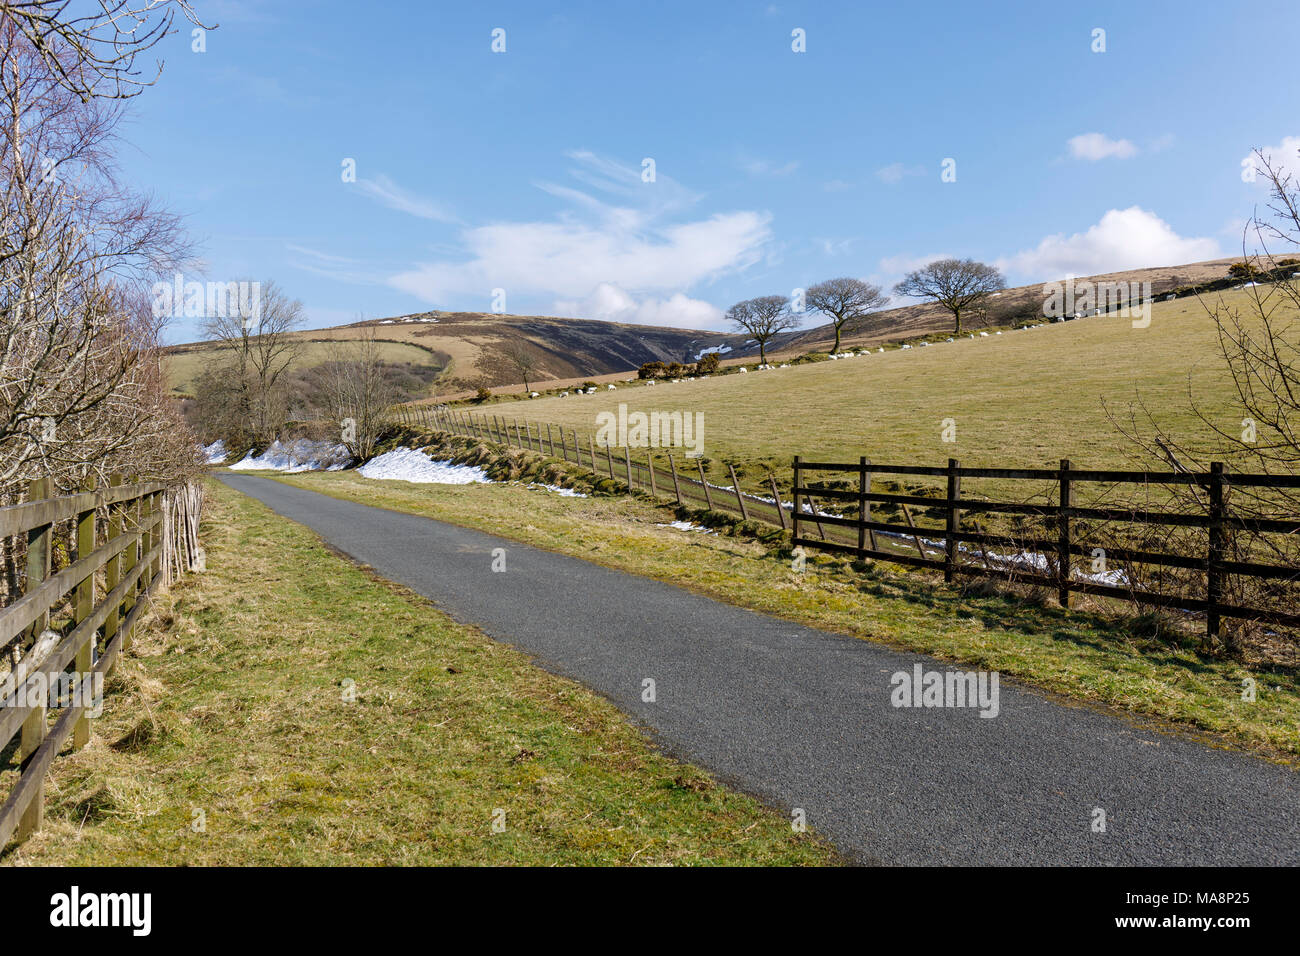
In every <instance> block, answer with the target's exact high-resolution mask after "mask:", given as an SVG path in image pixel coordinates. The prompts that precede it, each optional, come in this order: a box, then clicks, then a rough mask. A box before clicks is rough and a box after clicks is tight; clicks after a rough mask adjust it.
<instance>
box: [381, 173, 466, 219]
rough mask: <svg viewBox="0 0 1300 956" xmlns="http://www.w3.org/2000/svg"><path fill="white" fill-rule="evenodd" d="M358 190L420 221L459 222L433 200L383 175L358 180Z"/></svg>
mask: <svg viewBox="0 0 1300 956" xmlns="http://www.w3.org/2000/svg"><path fill="white" fill-rule="evenodd" d="M357 188H358V189H359V190H361V192H362V193H364V194H365V195H366V196H369V197H370V198H371V199H373V200H375V201H376V202H378V203H381V204H383V205H385V206H387V207H388V208H389V209H396V210H397V211H398V212H404V213H406V214H407V215H410V216H417V217H419V218H420V219H431V220H433V221H434V222H449V223H455V222H459V220H458V219H457V218H456V217H455V216H454V215H452V214H451V213H450V212H448V211H447V210H446V209H444V208H443V207H442V206H441V205H439V204H438V203H436V202H434V201H433V200H432V199H427V198H425V197H424V196H420V195H417V194H416V193H413V192H411V191H410V190H408V189H404V188H403V187H401V186H399V185H398V184H397V183H395V182H393V180H392V179H390V178H389V177H388V176H386V175H384V174H383V173H380V174H379V175H377V176H375V178H374V179H358V180H357Z"/></svg>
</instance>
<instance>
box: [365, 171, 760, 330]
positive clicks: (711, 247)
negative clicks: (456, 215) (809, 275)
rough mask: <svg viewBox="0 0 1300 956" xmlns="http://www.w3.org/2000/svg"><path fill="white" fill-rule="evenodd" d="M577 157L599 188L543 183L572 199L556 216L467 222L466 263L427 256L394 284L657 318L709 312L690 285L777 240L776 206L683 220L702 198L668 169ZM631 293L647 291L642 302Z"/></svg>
mask: <svg viewBox="0 0 1300 956" xmlns="http://www.w3.org/2000/svg"><path fill="white" fill-rule="evenodd" d="M569 157H570V158H571V159H573V160H575V161H576V162H577V163H578V166H577V168H576V169H574V170H572V171H571V172H572V173H573V175H574V177H575V178H576V179H579V180H580V181H582V182H584V183H586V184H587V185H589V186H591V187H594V189H593V191H591V192H584V191H582V190H579V189H574V188H572V187H569V186H557V185H553V184H544V183H543V184H539V188H541V189H544V190H545V191H546V192H548V193H550V194H551V195H553V196H555V197H557V198H560V199H563V200H565V201H566V202H567V203H568V204H569V207H568V208H566V209H564V210H561V211H560V212H559V213H558V214H557V216H556V217H555V218H554V219H552V220H548V221H541V222H502V223H493V224H490V225H484V226H476V227H473V228H469V229H466V230H465V231H464V232H463V233H462V235H461V237H460V240H461V241H460V245H461V247H462V248H463V250H464V252H465V253H466V258H464V259H463V260H462V261H457V262H451V261H435V262H425V263H421V264H418V265H416V266H415V267H413V268H411V269H408V270H406V271H404V272H401V273H398V274H397V275H393V276H391V277H389V279H388V283H389V285H391V286H393V287H395V288H398V289H401V290H402V291H405V292H408V293H410V294H412V295H414V296H417V297H418V298H420V299H422V300H424V301H426V302H429V303H432V304H437V303H440V302H445V301H446V300H447V299H448V298H449V297H451V296H455V295H469V296H472V297H474V298H477V299H480V300H481V301H483V302H487V301H488V299H489V298H490V296H491V295H492V290H493V289H498V288H500V289H504V290H505V291H506V296H507V308H508V309H510V310H511V311H516V308H515V306H514V303H517V302H526V301H529V300H530V299H533V300H535V299H536V298H538V297H542V296H546V297H553V298H556V299H561V300H566V304H568V305H572V304H574V303H585V302H587V301H588V300H589V299H590V301H591V307H592V308H593V309H596V310H597V311H602V312H604V313H605V314H607V315H612V314H614V313H615V312H618V313H619V314H620V315H631V316H642V317H643V318H639V319H638V318H632V319H628V318H623V319H620V321H650V320H651V317H653V316H656V315H658V314H660V313H661V312H663V310H664V309H670V308H682V309H686V310H687V314H688V315H691V316H701V315H705V314H706V313H705V312H703V311H701V310H700V309H699V307H698V306H697V305H693V304H691V303H695V302H696V301H697V300H691V299H687V298H686V297H685V293H686V292H688V291H689V290H690V289H691V288H692V287H693V286H694V285H696V284H698V283H700V282H703V281H706V280H709V279H713V278H715V277H717V276H720V275H723V274H726V273H729V272H734V271H737V270H740V269H744V268H747V267H748V266H751V265H753V264H754V263H756V262H758V261H760V260H761V258H762V256H763V253H764V246H765V245H766V244H767V243H768V242H769V240H770V239H771V231H770V229H769V223H770V221H771V217H770V216H769V215H768V214H767V213H763V212H757V211H737V212H725V213H715V214H714V215H712V216H709V217H708V218H704V219H695V220H685V221H676V214H677V213H679V212H680V211H681V210H683V209H684V208H685V207H687V206H689V205H690V204H691V203H693V202H694V201H696V198H697V197H695V196H693V195H691V194H690V193H688V192H687V191H686V190H684V189H682V188H681V187H680V186H678V185H677V184H676V183H673V182H672V180H670V179H667V178H666V177H664V176H662V175H660V176H658V177H657V181H656V182H654V183H649V184H646V183H642V182H641V173H640V169H639V168H633V167H629V166H622V165H619V164H617V163H613V162H611V161H609V160H605V159H602V158H601V157H598V156H595V155H594V154H591V153H581V152H576V153H570V154H569ZM660 187H662V189H661V188H660ZM596 192H600V193H605V194H609V195H610V196H612V199H613V201H612V202H610V201H606V199H604V198H601V197H600V196H598V195H596ZM602 286H607V287H608V288H609V289H613V290H616V291H617V292H619V293H622V294H624V295H626V296H627V297H628V301H627V302H624V301H622V300H619V299H618V297H617V296H616V295H614V293H612V292H610V291H608V289H607V290H606V291H605V292H603V293H599V294H598V291H597V290H600V289H601V287H602ZM623 290H631V291H630V293H628V292H624V291H623ZM632 295H636V296H645V297H646V298H645V300H644V301H642V302H640V303H639V304H637V303H636V302H632V301H631V299H632ZM665 296H666V297H667V298H666V299H665ZM678 296H680V298H679V297H678ZM592 297H595V298H592ZM629 303H630V304H629ZM710 308H711V307H710ZM664 314H667V313H664ZM655 321H658V320H657V319H655ZM674 324H676V323H674Z"/></svg>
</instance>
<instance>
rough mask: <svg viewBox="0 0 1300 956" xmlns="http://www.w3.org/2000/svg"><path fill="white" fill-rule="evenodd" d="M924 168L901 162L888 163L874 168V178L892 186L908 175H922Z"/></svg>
mask: <svg viewBox="0 0 1300 956" xmlns="http://www.w3.org/2000/svg"><path fill="white" fill-rule="evenodd" d="M923 175H925V170H924V169H923V168H922V167H920V166H907V165H905V164H903V163H890V164H889V165H888V166H882V167H881V168H880V169H877V170H876V178H877V179H879V180H880V181H881V182H882V183H887V184H888V185H890V186H893V185H895V184H897V183H901V182H902V181H903V180H904V179H906V178H907V177H908V176H923Z"/></svg>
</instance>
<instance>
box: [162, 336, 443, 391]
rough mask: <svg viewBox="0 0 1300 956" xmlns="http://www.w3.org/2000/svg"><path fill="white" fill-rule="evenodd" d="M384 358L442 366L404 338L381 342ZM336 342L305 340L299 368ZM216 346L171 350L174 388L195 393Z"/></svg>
mask: <svg viewBox="0 0 1300 956" xmlns="http://www.w3.org/2000/svg"><path fill="white" fill-rule="evenodd" d="M377 345H378V348H379V354H380V358H382V359H383V360H384V361H385V362H391V363H393V364H403V363H409V364H411V365H415V366H418V367H427V368H440V367H441V366H440V365H439V363H438V360H437V359H436V358H435V357H434V355H433V354H432V353H431V352H429V351H428V350H427V349H422V348H420V347H419V346H416V345H407V344H405V343H402V342H379V343H377ZM336 348H337V347H336V346H334V345H333V344H331V343H329V342H305V343H303V345H302V348H301V351H300V352H299V354H298V357H297V359H296V360H295V362H294V368H296V369H309V368H312V367H314V366H316V365H321V364H323V363H325V362H328V361H330V360H331V359H332V358H334V357H335V355H336ZM220 351H221V350H220V349H219V348H216V347H203V348H196V349H193V350H190V351H185V352H170V353H167V354H166V355H165V356H164V357H163V372H164V374H165V375H166V376H167V383H168V385H169V386H170V387H171V389H172V391H173V392H177V393H180V394H185V395H192V394H193V393H194V382H195V381H196V380H197V379H198V377H199V376H200V375H201V374H203V372H204V370H205V369H206V368H208V367H209V366H210V365H211V364H212V363H213V362H215V361H217V360H218V359H219V358H220Z"/></svg>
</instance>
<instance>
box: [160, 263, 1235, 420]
mask: <svg viewBox="0 0 1300 956" xmlns="http://www.w3.org/2000/svg"><path fill="white" fill-rule="evenodd" d="M1237 260H1238V257H1233V258H1227V259H1214V260H1211V261H1208V262H1194V263H1189V264H1187V265H1180V266H1166V267H1162V268H1156V269H1133V270H1129V271H1126V272H1112V273H1105V274H1103V275H1095V276H1086V277H1080V278H1081V279H1083V278H1086V279H1088V280H1089V281H1092V282H1120V281H1123V282H1139V283H1140V282H1150V283H1151V289H1152V294H1153V295H1155V296H1160V295H1162V294H1165V293H1167V292H1168V291H1169V290H1170V289H1174V288H1177V287H1179V286H1185V285H1192V284H1195V283H1200V282H1206V281H1209V280H1212V279H1219V278H1222V277H1224V276H1225V275H1226V274H1227V270H1228V266H1229V265H1230V264H1231V263H1233V262H1235V261H1237ZM1042 306H1043V284H1042V283H1037V284H1035V285H1029V286H1020V287H1017V288H1013V289H1007V290H1006V291H1004V292H1002V293H1001V294H999V295H998V296H997V297H996V298H993V299H991V300H990V301H989V305H988V308H987V309H986V310H985V312H984V313H983V314H975V313H971V314H969V315H965V316H963V320H962V324H963V327H964V328H971V329H976V328H980V327H981V326H987V325H1010V324H1014V323H1015V322H1016V321H1017V320H1020V319H1028V318H1032V317H1034V316H1037V315H1040V314H1041V310H1042ZM810 318H811V317H810ZM951 328H952V318H951V316H950V315H949V314H948V313H947V312H946V311H945V310H944V309H942V308H941V307H939V306H936V305H932V304H924V305H910V306H904V307H901V308H897V309H888V310H886V311H883V312H879V313H877V314H875V315H873V316H872V317H871V318H870V319H869V320H868V321H867V322H865V323H864V324H863V326H862V328H860V329H858V330H856V331H855V332H853V333H851V334H848V335H846V336H845V337H844V340H843V344H844V345H845V346H866V345H877V344H880V343H883V342H887V341H891V340H897V339H903V338H911V337H914V336H919V335H926V334H933V333H941V332H945V331H948V330H949V329H951ZM361 329H373V331H374V333H375V335H376V336H377V338H379V339H380V340H382V341H384V342H387V343H390V345H389V346H388V347H387V349H388V352H389V353H391V356H390V357H391V360H392V361H395V362H401V363H405V364H407V365H408V366H410V367H412V368H415V370H416V371H417V372H419V373H421V374H422V377H423V378H424V379H426V380H429V381H430V382H431V384H430V385H429V396H430V397H432V396H434V395H437V396H441V397H448V396H455V395H458V394H463V393H464V392H467V391H472V390H473V389H475V388H478V387H479V386H487V387H489V388H501V387H505V386H515V385H519V384H520V375H519V371H518V368H517V366H516V365H515V363H514V362H512V361H511V359H510V356H509V353H510V352H511V351H513V350H514V349H522V350H524V351H525V352H526V353H527V354H528V355H530V356H531V357H532V360H533V362H534V366H535V367H534V370H533V373H532V375H531V381H532V382H533V383H535V384H540V383H546V384H548V385H557V384H560V385H568V384H569V383H572V382H575V381H582V380H583V379H585V378H591V379H593V380H600V379H602V378H604V379H606V380H608V379H609V378H616V377H626V376H627V375H629V374H633V373H635V370H636V369H638V368H639V367H640V366H641V365H643V364H645V363H646V362H656V361H657V362H681V363H683V364H687V363H690V362H694V361H695V360H696V359H697V357H698V356H699V355H700V353H701V352H702V351H704V350H720V352H721V357H722V358H723V360H724V361H736V360H749V359H752V358H753V357H754V356H755V355H756V354H757V351H758V350H757V348H755V347H754V346H753V345H752V344H750V343H749V342H748V337H747V336H746V335H743V334H737V333H731V332H708V331H704V330H699V329H680V328H669V327H662V326H646V325H628V324H625V323H621V322H604V321H600V320H596V319H577V318H555V317H551V316H538V315H498V314H494V313H484V312H420V313H413V314H411V315H402V316H394V317H392V318H385V319H369V320H366V321H363V322H356V323H352V324H350V325H341V326H336V327H334V328H328V329H313V330H310V331H304V332H300V333H298V337H299V338H301V339H303V340H304V341H305V342H308V343H312V344H310V345H309V346H308V347H307V348H306V349H305V350H304V353H303V365H304V366H310V365H313V364H318V363H319V362H322V361H326V360H327V357H328V355H329V348H328V343H329V342H332V341H337V340H347V339H352V338H356V337H357V334H358V332H359V330H361ZM833 340H834V334H833V332H832V330H831V327H830V325H829V324H826V323H818V324H816V325H814V326H811V327H809V328H806V329H800V330H798V331H795V332H790V333H787V334H785V335H782V336H780V337H778V339H777V340H776V341H775V342H774V343H773V344H772V345H771V346H769V348H768V353H769V356H771V355H778V356H782V357H789V356H793V355H799V354H802V353H804V352H811V351H825V350H826V349H827V348H829V347H830V345H831V343H832V341H833ZM215 354H216V353H215V346H213V345H212V344H210V343H204V342H197V343H189V344H186V345H177V346H172V347H171V348H169V349H167V350H166V363H167V369H168V373H169V375H170V376H171V380H172V385H173V388H174V389H175V390H176V391H178V392H181V393H186V392H188V390H189V387H190V385H191V384H192V382H193V380H194V378H195V377H197V374H198V373H199V372H200V371H201V370H202V368H203V367H204V365H205V364H207V363H208V362H210V361H212V360H213V359H214V358H215Z"/></svg>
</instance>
